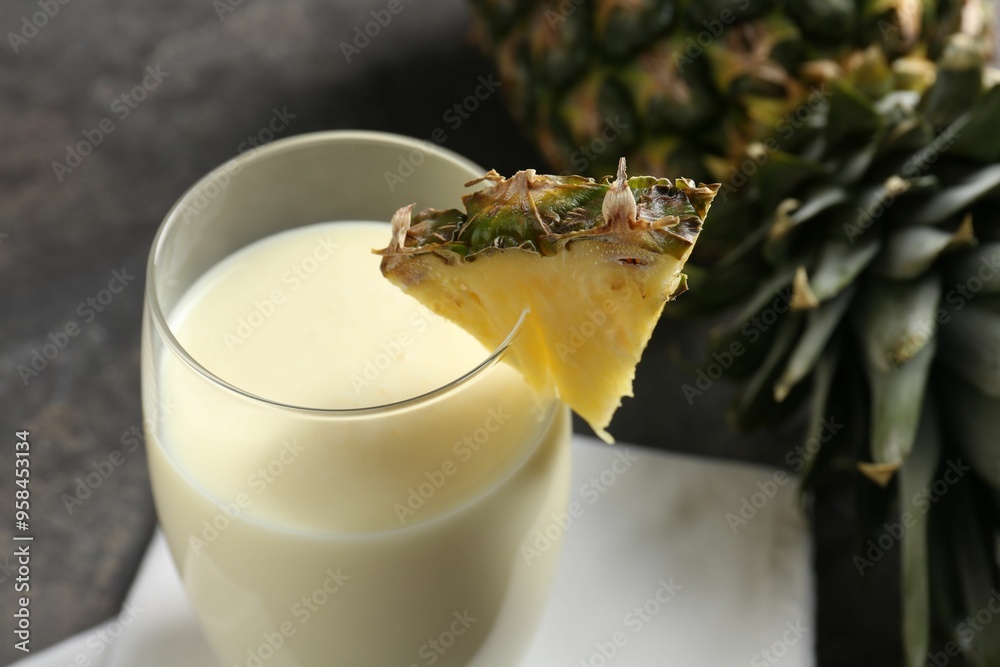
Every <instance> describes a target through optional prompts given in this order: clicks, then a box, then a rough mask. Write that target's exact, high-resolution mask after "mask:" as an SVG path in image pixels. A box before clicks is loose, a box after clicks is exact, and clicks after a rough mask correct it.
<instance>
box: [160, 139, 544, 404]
mask: <svg viewBox="0 0 1000 667" xmlns="http://www.w3.org/2000/svg"><path fill="white" fill-rule="evenodd" d="M342 141H362V142H369V143H375V144H385V145H393V146H399V147H400V148H409V149H412V150H419V151H422V152H424V153H427V154H433V155H435V156H436V157H439V158H442V159H444V160H447V161H450V162H453V163H455V164H457V165H460V166H465V167H469V168H470V169H471V170H472V171H475V172H478V173H485V170H483V169H482V167H480V166H479V165H477V164H476V163H474V162H472V161H471V160H469V159H467V158H464V157H462V156H461V155H459V154H458V153H455V152H454V151H451V150H448V149H446V148H442V147H440V146H438V145H436V144H431V143H429V142H425V141H421V140H419V139H414V138H412V137H406V136H403V135H399V134H392V133H389V132H373V131H367V130H329V131H324V132H309V133H305V134H299V135H296V136H293V137H287V138H285V139H278V140H276V141H272V142H270V143H268V144H265V145H264V146H260V147H256V148H252V149H250V150H249V151H246V152H244V153H241V154H240V155H237V156H235V157H233V158H230V159H229V160H226V161H225V162H223V163H222V164H220V165H219V166H217V167H215V168H214V169H212V170H211V171H209V172H208V173H207V174H205V175H204V176H202V177H201V178H199V179H198V180H197V181H196V182H195V183H194V184H193V185H191V187H189V188H188V189H187V190H185V191H184V193H183V194H182V195H181V196H180V197H179V198H178V199H177V201H175V202H174V203H173V205H172V206H171V207H170V209H169V210H168V211H167V213H166V215H165V216H164V218H163V220H162V221H161V222H160V225H159V227H158V228H157V230H156V235H155V236H154V237H153V243H152V246H151V248H150V251H149V257H148V259H147V262H146V287H145V306H146V308H148V309H149V313H150V317H151V319H152V321H153V324H154V326H155V327H156V330H157V332H158V333H159V335H160V337H161V338H162V339H163V340H164V341H165V342H166V344H167V347H168V348H169V349H170V351H171V352H172V353H173V354H174V355H176V356H177V357H179V358H180V359H181V360H182V361H183V362H184V363H185V364H187V366H188V367H190V368H191V369H192V370H194V371H195V372H196V373H198V374H199V375H201V376H202V377H203V378H204V379H206V380H208V381H209V382H211V383H212V384H214V385H216V386H218V387H220V388H222V389H224V390H227V391H229V392H232V393H235V394H238V395H239V396H241V397H243V398H246V399H248V400H250V401H253V402H255V403H258V404H263V405H267V406H271V407H275V408H281V409H285V410H293V411H296V412H303V413H307V414H315V415H323V416H341V417H350V416H364V415H370V414H373V413H383V412H392V411H396V410H402V409H406V408H410V407H413V406H415V405H419V404H422V403H426V402H427V401H430V400H433V399H435V398H438V397H440V396H443V395H445V394H448V393H450V392H451V391H454V390H455V389H457V388H458V387H460V386H461V385H463V384H465V383H467V382H469V381H470V380H472V379H473V378H476V377H478V376H479V375H480V373H482V372H484V371H486V370H487V369H488V368H490V367H491V366H493V365H494V364H496V363H497V362H498V361H500V359H501V358H502V357H503V355H504V354H505V353H506V352H507V349H508V348H509V347H510V346H511V345H512V344H513V342H514V340H515V339H516V338H517V335H518V334H519V333H520V332H521V329H522V328H523V326H524V322H525V318H526V317H527V315H528V310H527V309H525V310H524V311H523V312H522V313H521V315H520V317H519V318H518V320H517V322H515V323H514V325H513V327H512V328H511V330H510V332H508V334H507V335H506V336H505V337H504V339H503V341H502V342H501V343H500V344H499V345H498V346H497V347H496V348H495V349H493V350H492V351H491V352H490V353H489V354H487V356H486V357H485V358H484V359H483V360H482V361H480V362H479V363H477V364H476V365H475V366H473V367H472V368H471V369H469V370H467V371H465V372H464V373H462V374H461V375H459V376H458V377H456V378H454V379H452V380H449V381H448V382H446V383H444V384H442V385H441V386H439V387H436V388H434V389H431V390H429V391H425V392H423V393H421V394H416V395H414V396H410V397H407V398H403V399H400V400H397V401H390V402H388V403H382V404H378V405H366V406H361V407H354V408H321V407H312V406H304V405H296V404H294V403H286V402H284V401H278V400H275V399H272V398H268V397H266V396H261V395H259V394H255V393H253V392H251V391H248V390H246V389H243V388H242V387H239V386H237V385H235V384H232V383H231V382H228V381H227V380H225V379H223V378H221V377H219V376H218V375H216V374H215V373H213V372H212V371H210V370H209V369H208V368H206V367H205V366H204V365H202V364H201V362H199V361H198V360H197V359H195V358H194V357H193V356H191V354H190V353H189V352H188V351H187V349H186V348H185V347H184V345H183V344H182V343H181V342H180V341H179V340H177V337H176V336H175V335H174V332H173V330H172V328H171V327H170V323H169V322H168V321H167V317H166V315H165V314H164V312H163V309H162V307H161V306H160V300H159V298H158V297H157V294H156V286H157V283H158V281H157V277H156V268H157V257H158V256H159V254H160V252H161V250H162V249H163V248H164V247H165V244H166V241H167V237H168V234H169V232H170V230H171V229H172V228H173V227H174V226H175V225H177V224H179V222H178V221H179V220H180V219H181V218H180V211H181V209H182V207H183V206H184V205H185V203H187V202H188V201H189V200H190V199H191V198H192V197H193V196H194V195H195V194H196V193H197V192H198V191H199V190H200V189H201V188H202V187H204V186H205V185H206V184H207V183H209V182H212V181H214V180H215V179H216V177H218V176H219V175H220V174H222V173H225V172H229V173H232V171H233V169H234V168H235V169H237V170H241V169H243V168H244V167H245V166H247V165H248V164H251V163H253V162H255V161H258V160H264V159H267V158H268V157H272V156H274V155H277V154H279V153H284V152H286V151H290V150H296V149H299V148H303V147H305V146H309V145H315V144H318V143H330V142H336V143H339V142H342ZM320 222H324V221H322V220H317V221H316V223H320ZM326 222H330V221H326ZM333 222H337V221H333ZM262 238H264V237H262Z"/></svg>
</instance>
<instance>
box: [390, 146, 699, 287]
mask: <svg viewBox="0 0 1000 667" xmlns="http://www.w3.org/2000/svg"><path fill="white" fill-rule="evenodd" d="M482 181H486V182H489V183H491V184H492V185H490V186H489V187H486V188H484V189H481V190H478V191H476V192H472V193H470V194H467V195H465V196H464V197H463V198H462V201H463V204H464V205H465V208H466V210H465V211H464V212H463V211H459V210H457V209H448V210H439V209H425V210H423V211H420V212H419V213H417V214H416V215H413V214H412V206H411V207H406V208H404V209H400V210H399V211H397V213H396V215H394V216H393V235H392V241H391V243H390V244H389V247H388V248H385V249H384V250H380V251H377V252H378V253H379V254H381V255H383V257H384V258H383V260H382V268H383V272H386V271H389V270H391V269H392V267H394V266H396V265H398V264H399V262H400V259H397V258H401V257H404V256H409V255H413V254H422V253H432V254H434V255H437V256H438V257H440V258H442V259H443V260H444V261H446V262H459V261H474V260H475V259H476V257H477V256H479V255H481V254H483V253H491V252H496V251H500V250H521V251H526V252H533V253H536V254H539V255H543V256H551V255H554V254H556V253H558V252H559V251H560V250H561V249H562V248H563V247H565V246H566V245H567V244H570V243H572V242H574V241H578V240H582V239H590V240H601V239H603V240H607V241H611V242H616V243H627V244H631V245H633V246H636V247H638V248H642V249H645V250H648V251H650V252H654V253H658V254H669V255H671V256H673V257H676V258H678V259H680V258H681V257H685V256H686V255H687V253H688V252H689V251H690V250H691V247H692V246H693V245H694V242H695V240H696V239H697V238H698V234H699V233H700V232H701V227H702V223H703V222H704V219H705V216H706V215H707V214H708V210H709V208H710V207H711V204H712V200H713V198H714V197H715V194H716V193H717V192H718V189H719V185H718V184H713V185H706V184H704V183H699V184H698V185H695V183H694V182H693V181H691V180H688V179H685V178H678V179H676V180H675V181H673V182H671V181H670V180H668V179H664V178H655V177H652V176H636V177H633V178H627V177H626V175H625V164H624V160H622V161H621V163H620V165H619V172H618V174H617V175H616V176H615V177H611V176H608V177H605V178H604V179H603V180H602V181H601V182H598V181H595V180H594V179H591V178H583V177H581V176H550V175H541V174H537V173H536V172H535V171H534V170H533V169H528V170H524V171H519V172H517V173H516V174H515V175H514V176H512V177H510V178H503V177H502V176H500V175H499V174H498V173H497V172H496V171H490V172H488V173H487V174H485V175H484V176H483V177H482V178H480V179H476V180H474V181H470V182H469V183H467V184H466V185H470V186H471V185H476V184H478V183H479V182H482ZM617 193H620V194H621V195H623V196H624V198H623V199H621V200H620V202H619V208H621V207H624V208H622V210H621V211H620V213H615V211H616V209H615V208H611V209H609V208H608V205H609V204H608V202H609V201H614V200H615V197H616V196H617ZM625 193H627V194H625ZM609 195H610V197H609ZM626 209H627V210H626ZM612 217H615V218H620V219H612Z"/></svg>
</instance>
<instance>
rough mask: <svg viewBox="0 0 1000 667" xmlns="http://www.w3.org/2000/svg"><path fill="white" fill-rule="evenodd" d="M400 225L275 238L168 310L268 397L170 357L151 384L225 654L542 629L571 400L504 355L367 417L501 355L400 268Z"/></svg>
mask: <svg viewBox="0 0 1000 667" xmlns="http://www.w3.org/2000/svg"><path fill="white" fill-rule="evenodd" d="M389 233H390V229H389V226H388V225H385V224H382V223H364V222H352V223H345V222H338V223H324V224H318V225H310V226H306V227H302V228H298V229H294V230H290V231H286V232H282V233H279V234H276V235H273V236H270V237H267V238H264V239H262V240H260V241H257V242H255V243H253V244H251V245H249V246H247V247H245V248H243V249H242V250H240V251H238V252H236V253H235V254H233V255H231V256H230V257H229V258H227V259H225V260H223V261H222V262H220V263H219V264H217V265H216V266H215V267H214V268H212V269H211V270H209V271H208V272H207V273H205V274H204V275H203V276H201V278H199V279H198V280H197V281H196V282H195V283H194V284H193V285H192V287H191V288H190V289H189V290H188V291H187V292H186V293H185V295H184V297H183V298H182V299H181V300H180V302H179V303H178V304H177V305H176V306H175V307H174V308H173V310H172V312H171V313H170V315H169V320H170V327H171V331H172V332H173V333H174V335H175V336H176V338H177V340H178V341H179V343H180V344H181V345H182V346H183V347H184V349H186V350H187V351H188V353H189V354H190V355H191V357H193V358H194V359H195V360H197V361H198V362H199V363H200V364H202V365H203V366H204V367H205V368H207V369H208V370H209V371H210V372H211V373H213V374H214V375H216V376H217V377H218V378H221V379H222V380H223V381H224V382H226V383H229V384H230V385H233V386H235V387H239V388H240V389H241V390H243V391H245V392H247V393H249V394H252V395H254V396H258V397H261V398H264V399H267V400H266V401H259V400H253V399H252V398H249V397H247V396H244V395H241V394H240V393H239V392H238V391H233V390H232V389H231V388H228V387H225V386H222V385H220V384H219V383H216V382H212V381H210V380H208V379H207V378H205V377H204V376H203V375H202V374H200V373H199V372H198V371H197V370H196V369H195V368H193V367H192V366H190V365H189V364H187V363H185V362H184V361H183V360H182V359H181V358H180V357H177V356H174V355H169V354H163V355H162V356H161V357H160V359H161V361H160V363H161V367H160V373H159V374H158V375H155V376H154V374H151V373H150V374H147V376H148V377H150V378H153V377H155V380H151V382H153V383H154V384H155V386H147V387H145V388H144V396H146V399H145V400H146V403H147V405H146V407H147V410H155V409H159V410H166V411H167V412H166V415H167V417H168V418H166V419H163V420H162V424H161V425H160V426H159V427H158V428H157V429H156V432H155V433H151V434H150V435H149V442H148V444H149V447H148V448H149V457H150V470H151V475H152V482H153V491H154V494H155V496H156V501H157V509H158V512H159V519H160V523H161V525H162V527H163V530H164V532H165V534H166V536H167V540H168V542H169V544H170V548H171V550H172V552H173V555H174V558H175V561H176V563H177V564H178V567H179V569H180V574H181V578H182V579H183V581H184V585H185V587H186V589H187V593H188V596H189V598H190V600H191V602H192V605H193V607H194V609H195V611H196V613H197V615H198V616H199V618H200V621H201V624H202V627H203V628H204V629H205V631H206V635H207V637H208V639H209V641H210V643H211V644H212V646H213V648H214V649H215V651H216V653H217V655H218V657H219V658H220V660H221V663H220V664H223V665H226V666H227V667H228V666H237V665H240V666H246V667H262V666H264V665H267V666H268V667H312V666H318V665H324V666H328V665H349V666H351V667H365V666H373V667H374V666H378V667H386V666H390V665H399V666H400V667H414V666H423V665H437V666H439V667H458V666H460V665H475V666H476V667H489V666H494V665H495V666H497V667H501V666H502V667H509V666H510V665H513V664H516V663H517V661H518V659H519V658H520V653H521V651H523V650H524V649H525V648H526V646H527V645H528V644H529V643H530V636H531V634H532V633H533V631H534V628H535V627H536V626H537V622H538V616H539V614H540V612H541V609H542V608H543V606H544V601H545V599H546V597H547V594H548V587H549V583H550V581H551V576H552V569H553V567H554V564H555V560H556V558H557V555H558V551H559V549H558V546H559V535H553V534H554V533H561V531H553V530H551V527H552V525H553V524H555V525H559V524H558V521H559V517H561V516H563V515H562V513H563V512H564V511H565V507H566V501H567V495H568V487H569V463H568V457H569V451H568V441H569V421H568V412H567V410H566V408H565V407H564V406H562V404H560V403H559V402H558V401H556V400H555V399H554V398H553V397H552V396H551V395H549V394H547V393H546V392H541V391H539V390H538V389H536V388H532V387H529V386H528V385H527V384H526V382H525V380H524V379H523V378H522V376H521V375H520V373H518V372H517V371H516V370H515V369H514V368H513V367H511V366H510V365H508V364H506V363H503V362H499V363H496V364H494V365H492V366H490V367H489V368H486V369H484V370H483V371H481V372H479V373H476V374H475V375H473V376H471V377H470V378H469V379H468V380H467V381H465V382H463V383H461V384H459V385H458V386H456V387H454V388H452V389H450V390H447V391H444V392H440V393H439V394H437V395H434V396H432V397H428V398H426V399H422V400H421V401H420V402H419V403H413V402H407V403H402V404H400V405H397V406H393V407H389V408H382V409H373V410H372V409H370V410H365V408H377V406H386V405H388V404H391V403H394V402H399V401H406V399H410V398H413V397H415V396H420V395H422V394H426V393H427V392H432V391H434V390H436V389H438V388H440V387H443V386H446V385H449V383H451V382H452V381H453V380H456V379H457V378H459V377H462V376H464V375H465V374H467V373H469V371H471V370H472V369H474V368H476V367H477V366H478V365H479V364H480V363H482V362H483V361H484V360H485V359H486V358H487V357H488V356H489V350H487V349H486V348H484V347H483V346H482V345H481V344H480V343H478V342H477V341H476V340H475V339H474V338H473V337H472V336H471V335H470V334H468V333H466V332H465V331H464V330H463V329H461V328H460V327H458V326H457V325H455V324H453V323H451V322H449V321H447V320H445V319H443V318H441V317H439V316H437V315H435V314H433V313H432V312H431V310H429V309H428V308H427V307H425V306H423V305H421V304H420V303H418V302H417V301H416V300H415V299H412V298H410V297H409V296H407V295H405V294H404V293H403V292H401V291H400V290H399V289H397V288H396V287H395V286H393V285H392V284H391V283H390V282H389V281H387V280H386V279H385V278H383V277H382V275H381V273H380V271H379V262H380V258H379V257H378V256H376V255H373V254H372V253H371V249H372V248H379V247H384V246H385V245H386V243H387V240H388V237H389ZM511 324H512V325H513V322H512V323H511ZM515 344H516V343H515ZM150 356H152V355H150V354H146V355H144V357H145V358H147V359H148V358H149V357H150ZM290 406H300V407H298V408H295V407H290ZM302 408H310V410H304V409H302ZM323 409H326V410H329V409H337V410H340V411H343V410H345V409H356V410H354V411H352V412H337V413H336V414H330V413H324V412H322V411H321V410H323ZM540 534H544V535H548V536H549V537H548V538H547V539H546V540H544V541H542V542H541V544H542V547H543V548H539V544H540V541H539V539H538V536H539V535H540ZM546 544H547V545H550V546H547V547H546V546H545V545H546Z"/></svg>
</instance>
